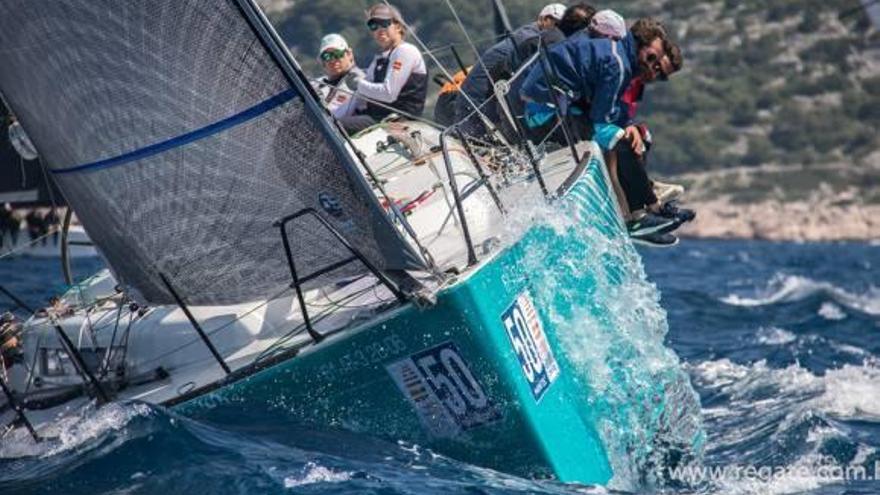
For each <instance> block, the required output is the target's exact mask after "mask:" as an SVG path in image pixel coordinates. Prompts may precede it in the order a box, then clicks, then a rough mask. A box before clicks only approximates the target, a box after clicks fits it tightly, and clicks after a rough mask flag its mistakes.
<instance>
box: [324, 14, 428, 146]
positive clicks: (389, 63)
mask: <svg viewBox="0 0 880 495" xmlns="http://www.w3.org/2000/svg"><path fill="white" fill-rule="evenodd" d="M367 27H368V28H369V29H370V32H372V34H373V40H375V41H376V44H377V45H378V46H379V49H380V52H379V53H378V54H377V55H376V56H375V57H373V61H372V62H371V63H370V66H369V67H368V68H367V74H366V77H364V78H361V79H359V80H357V83H356V86H357V91H356V93H357V95H358V96H361V97H362V98H359V99H360V100H362V103H359V106H360V108H358V110H357V112H356V113H355V114H354V115H351V116H348V117H343V118H341V119H339V121H340V122H341V123H342V126H343V127H344V128H345V130H346V132H348V133H349V134H355V133H357V132H360V131H362V130H364V129H366V128H368V127H370V126H372V125H374V124H377V123H379V122H380V121H382V119H384V118H386V117H388V116H389V115H391V114H393V113H398V112H399V113H400V114H401V115H403V116H415V117H418V116H421V115H422V112H423V111H424V110H425V99H426V98H427V96H428V70H427V68H426V66H425V60H424V58H422V53H421V52H420V51H419V49H418V48H416V46H415V45H413V44H411V43H408V42H406V41H404V37H405V36H406V23H405V22H404V21H403V17H402V16H401V15H400V11H398V10H397V9H396V8H395V7H392V6H391V5H388V4H384V3H380V4H376V5H373V6H372V7H370V9H369V10H368V11H367Z"/></svg>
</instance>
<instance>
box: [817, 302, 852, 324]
mask: <svg viewBox="0 0 880 495" xmlns="http://www.w3.org/2000/svg"><path fill="white" fill-rule="evenodd" d="M818 313H819V316H821V317H822V318H825V319H826V320H831V321H839V320H843V319H845V318H846V313H844V311H843V310H842V309H840V306H838V305H836V304H834V303H832V302H824V303H822V306H821V307H820V308H819V311H818Z"/></svg>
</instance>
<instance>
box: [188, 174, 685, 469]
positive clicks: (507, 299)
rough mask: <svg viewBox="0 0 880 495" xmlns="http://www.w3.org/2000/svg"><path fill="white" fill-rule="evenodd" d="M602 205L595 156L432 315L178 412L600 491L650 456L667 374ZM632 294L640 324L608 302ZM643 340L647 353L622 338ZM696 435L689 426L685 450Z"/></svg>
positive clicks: (607, 199)
mask: <svg viewBox="0 0 880 495" xmlns="http://www.w3.org/2000/svg"><path fill="white" fill-rule="evenodd" d="M614 208H615V206H614V203H613V201H612V199H611V196H610V194H609V190H608V188H607V186H606V180H605V176H604V172H603V165H602V164H601V162H599V161H597V160H594V161H593V162H592V163H591V164H590V166H589V167H587V169H586V171H585V173H584V175H583V176H582V177H581V178H580V180H579V181H578V182H576V183H575V185H574V186H573V187H572V188H571V189H570V191H569V192H568V194H567V195H566V196H565V197H564V198H562V199H561V200H559V201H557V202H556V203H555V204H554V205H552V206H550V207H547V211H542V212H534V211H533V212H529V214H530V215H531V214H534V215H537V216H538V218H537V219H529V220H528V221H527V222H526V221H525V220H524V221H523V225H524V226H523V229H522V230H523V231H524V232H523V233H521V234H511V237H514V238H516V239H517V240H516V241H515V242H513V243H511V245H509V246H508V247H507V248H505V249H503V250H501V251H500V252H498V253H497V254H495V256H494V257H493V258H492V259H489V260H484V261H483V262H482V264H481V266H480V267H479V268H478V269H477V270H475V271H474V272H472V273H470V274H469V276H467V277H466V278H462V279H461V280H459V281H457V282H456V283H454V284H452V285H450V286H449V287H448V288H446V289H444V290H443V291H441V292H440V293H439V294H438V297H437V304H436V305H435V306H431V307H429V308H417V307H416V306H414V305H411V304H408V305H405V306H403V307H400V308H398V309H396V310H393V311H391V312H389V313H388V314H386V315H384V318H383V319H382V320H381V321H378V322H377V321H376V320H371V321H369V323H368V324H364V325H362V326H361V327H359V328H356V329H353V330H351V331H346V332H342V333H340V334H339V335H337V336H334V337H331V338H329V339H327V340H326V341H325V342H322V343H321V344H320V345H318V346H314V347H311V348H308V349H306V350H304V352H302V353H301V354H300V355H299V356H296V357H295V358H293V359H290V360H288V361H285V362H283V363H280V364H278V365H275V366H273V367H271V368H268V369H265V370H263V371H261V372H259V373H257V374H255V375H252V376H250V377H248V378H247V379H244V380H241V381H238V382H236V383H234V384H232V385H229V386H226V387H223V388H222V389H219V390H217V391H215V392H213V393H211V394H209V395H205V396H202V397H200V398H197V399H194V400H192V401H190V402H187V403H184V404H181V405H179V406H177V408H178V410H180V411H181V412H183V413H184V414H187V415H192V416H196V417H204V418H211V417H219V416H223V414H229V413H230V411H236V410H237V411H238V414H247V415H253V416H254V417H272V418H273V420H277V419H278V418H289V419H290V421H291V422H293V423H295V424H297V425H314V426H317V427H320V428H337V427H338V428H345V429H348V430H353V431H356V432H362V433H366V434H369V435H373V436H378V437H381V438H386V439H390V440H404V441H407V442H412V443H415V444H418V445H421V446H423V447H428V448H430V449H431V450H433V451H434V452H437V453H440V454H443V455H447V456H449V457H453V458H456V459H459V460H462V461H465V462H469V463H472V464H476V465H480V466H486V467H490V468H494V469H497V470H500V471H504V472H509V473H513V474H517V475H521V476H527V477H535V478H556V479H559V480H561V481H565V482H580V483H589V484H603V485H604V484H608V483H609V481H610V480H611V479H612V476H616V477H620V476H625V477H627V478H632V477H634V476H638V475H632V474H631V473H624V472H617V471H635V470H638V466H636V465H637V464H640V463H639V462H634V461H633V460H632V459H631V458H632V457H634V456H635V457H640V458H645V459H647V458H648V457H649V456H650V454H651V452H650V451H651V450H652V449H651V447H650V446H649V444H651V443H652V439H653V437H654V436H656V435H658V434H659V433H660V432H661V430H662V425H661V423H663V420H664V418H667V417H669V416H670V413H669V412H668V411H669V409H670V408H669V407H668V404H666V400H667V397H668V395H669V387H670V384H671V383H675V382H676V381H679V382H680V381H681V372H680V370H679V367H678V362H677V360H676V359H675V358H674V356H673V355H671V353H669V352H668V351H666V350H665V348H663V347H662V338H663V334H664V333H665V314H663V313H662V310H660V309H659V305H658V303H657V296H656V294H654V293H652V291H653V288H652V287H651V286H649V285H648V284H646V282H645V281H644V273H643V272H642V271H641V265H640V262H639V261H638V255H637V254H636V253H635V251H634V250H633V249H632V247H631V245H630V244H629V242H628V241H627V240H626V237H625V232H624V230H623V227H622V225H621V224H620V222H619V220H618V216H617V215H616V212H615V210H614ZM560 212H561V213H562V214H560ZM542 216H545V217H546V218H548V219H550V221H549V222H542V221H541V217H542ZM526 225H528V226H526ZM512 230H516V229H515V227H514V228H512ZM633 267H635V268H633ZM630 286H635V287H642V288H644V290H647V291H648V292H649V293H648V297H649V301H648V302H647V303H645V304H646V307H649V309H650V310H651V311H653V312H654V313H651V311H645V310H643V311H642V313H639V312H638V311H637V312H636V314H633V315H632V317H631V318H630V320H631V321H622V320H621V319H620V318H621V316H620V314H617V313H618V312H619V311H620V310H619V308H618V307H617V305H616V303H615V301H614V300H613V299H610V298H614V297H618V296H620V294H619V291H620V290H622V288H623V289H626V288H627V287H630ZM640 320H643V321H640ZM658 324H659V326H660V327H661V328H656V327H657V325H658ZM626 325H635V326H636V327H638V328H636V329H635V330H633V329H629V328H624V326H626ZM626 332H630V333H633V335H630V336H624V337H621V335H623V334H624V333H626ZM636 334H637V335H636ZM645 335H650V338H651V340H652V342H642V343H640V342H633V340H645V338H646V337H644V336H645ZM602 336H604V337H602ZM594 337H595V338H599V337H601V338H602V339H603V341H602V342H598V341H596V340H593V338H594ZM644 344H648V346H649V347H650V349H648V350H645V349H640V346H642V345H644ZM653 344H656V345H653ZM592 346H595V347H598V348H601V349H603V352H604V354H603V353H596V352H593V351H591V350H590V349H591V348H592ZM657 348H660V350H658V349H657ZM646 352H647V353H648V355H646V354H645V353H646ZM657 359H659V361H660V365H659V366H658V365H657V364H656V363H652V362H651V361H656V360H657ZM597 363H599V364H597ZM651 366H653V367H654V368H656V369H648V368H650V367H651ZM618 367H619V369H618ZM597 377H598V378H601V379H597ZM685 384H686V380H685ZM688 392H689V393H690V399H692V398H693V394H692V390H690V387H689V385H688V386H687V390H686V391H685V395H687V394H688ZM686 398H687V397H686ZM224 411H225V412H224ZM678 419H679V420H680V419H681V418H678ZM633 435H635V436H633ZM699 435H700V433H699V428H698V427H695V428H694V430H693V432H689V433H687V434H685V435H684V436H685V437H687V438H686V439H685V440H684V442H683V443H690V444H697V443H699V441H700V437H699ZM630 436H632V438H630ZM680 436H681V435H680ZM639 449H642V450H645V452H638V450H639ZM641 464H644V462H641ZM633 466H636V467H633ZM626 484H629V483H624V485H626Z"/></svg>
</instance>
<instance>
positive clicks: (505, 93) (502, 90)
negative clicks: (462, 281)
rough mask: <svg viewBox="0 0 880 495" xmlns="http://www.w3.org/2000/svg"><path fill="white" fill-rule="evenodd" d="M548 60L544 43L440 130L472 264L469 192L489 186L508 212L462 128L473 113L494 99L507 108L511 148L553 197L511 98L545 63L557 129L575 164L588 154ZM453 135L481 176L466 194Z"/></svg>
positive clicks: (450, 183) (544, 74)
mask: <svg viewBox="0 0 880 495" xmlns="http://www.w3.org/2000/svg"><path fill="white" fill-rule="evenodd" d="M547 60H548V58H547V50H546V47H545V46H544V45H543V43H541V44H540V46H539V49H538V51H537V53H535V54H534V55H533V56H532V57H530V58H529V59H528V60H526V62H524V63H523V65H522V66H521V67H520V68H519V69H518V70H517V71H516V72H515V73H514V74H513V75H512V76H511V77H510V79H509V80H507V81H498V82H496V83H495V86H496V87H495V94H494V95H493V96H492V97H490V98H489V99H488V100H487V101H486V102H484V103H483V104H482V105H480V106H479V107H476V106H475V108H474V110H473V112H472V113H471V114H470V115H468V116H467V117H465V118H464V119H462V120H461V121H459V122H455V123H454V124H452V125H450V126H449V127H446V128H445V129H443V130H442V131H441V133H440V147H441V150H442V156H443V162H444V166H445V169H446V174H447V177H448V183H449V189H450V190H451V192H452V196H453V199H454V202H455V205H454V209H455V212H454V213H453V214H455V215H457V217H458V220H459V225H461V232H462V237H463V240H464V243H465V246H466V249H467V266H468V267H470V266H473V265H475V264H477V263H478V262H479V260H478V259H477V256H476V250H475V248H474V242H473V238H472V235H471V230H470V228H469V226H468V221H467V216H466V214H465V209H464V205H463V201H464V199H465V198H466V197H467V195H468V194H470V193H472V192H474V191H475V190H476V189H479V188H480V187H486V188H487V190H488V191H489V194H490V195H491V197H492V200H493V201H494V202H495V204H496V205H497V207H498V209H499V210H500V211H501V213H502V214H505V213H506V210H505V207H504V205H503V203H502V201H501V198H500V196H499V194H498V191H497V190H496V189H495V187H494V186H493V185H492V181H491V178H490V176H489V175H488V174H487V173H486V171H485V169H484V168H483V166H482V164H481V163H480V161H479V159H478V158H477V157H476V155H475V153H474V152H473V149H472V148H471V146H470V144H469V137H468V136H467V135H465V133H464V132H463V131H462V130H461V126H462V125H463V124H464V123H465V122H466V121H468V120H469V119H471V118H472V117H473V116H483V114H482V112H481V109H482V107H483V106H484V105H486V104H488V103H490V102H493V101H497V103H498V104H499V105H500V106H502V109H503V110H504V112H503V113H504V116H505V117H506V118H507V119H508V120H509V123H510V126H511V128H512V130H513V132H514V133H515V136H514V137H515V138H516V145H515V146H511V148H513V149H515V150H516V151H518V152H522V153H524V154H525V156H526V158H527V159H528V162H529V164H530V165H531V168H532V173H533V174H534V177H535V180H536V182H537V183H538V184H539V186H540V188H541V192H542V193H543V195H544V197H545V198H547V199H551V197H552V195H551V193H550V192H549V191H548V188H547V185H546V182H545V181H544V177H543V174H542V173H541V167H540V161H539V159H538V158H537V157H536V155H535V152H534V150H533V149H532V143H531V142H530V140H529V137H528V134H527V132H526V130H525V129H524V128H523V125H522V122H520V120H519V118H518V116H517V115H513V114H512V112H511V108H514V107H515V106H514V105H513V102H512V100H511V98H512V97H513V96H512V95H511V94H510V93H509V89H510V83H511V82H513V81H515V80H517V79H519V78H521V77H525V76H526V75H527V74H528V73H529V67H532V66H533V64H535V63H537V64H539V65H540V66H541V69H540V70H541V71H542V75H543V77H544V80H545V82H546V84H547V87H548V88H549V89H550V92H551V93H552V94H553V98H554V103H555V104H554V105H552V106H553V109H554V113H555V120H556V123H555V126H554V129H555V128H556V127H560V128H561V129H562V133H563V136H564V139H565V141H566V146H567V147H568V148H569V150H570V151H571V154H572V158H573V159H574V163H575V164H578V165H580V164H581V163H583V162H584V159H585V157H582V156H580V155H579V153H578V151H577V146H576V140H575V135H574V133H573V131H572V129H571V125H570V122H569V121H568V117H567V116H566V115H565V114H563V112H562V111H561V108H563V105H562V98H564V95H563V92H562V89H561V88H560V87H559V85H558V83H557V81H558V77H557V75H556V74H555V71H554V69H553V66H552V64H549V63H547ZM514 96H515V95H514ZM483 118H485V117H483ZM491 128H492V129H494V132H497V133H500V132H501V131H500V130H498V129H497V127H495V126H492V127H491ZM552 132H553V131H550V133H552ZM453 136H454V137H455V138H456V139H457V140H458V141H459V142H460V144H461V145H462V146H463V147H464V149H465V152H466V155H467V157H468V160H469V161H470V163H471V164H472V165H473V166H474V168H475V169H476V171H477V173H478V175H479V179H478V180H477V181H476V182H475V183H473V184H471V185H470V187H469V188H468V190H467V191H466V192H465V193H463V192H462V190H460V189H459V187H458V184H457V182H456V179H455V173H454V170H453V162H452V158H451V156H450V152H449V138H450V137H453Z"/></svg>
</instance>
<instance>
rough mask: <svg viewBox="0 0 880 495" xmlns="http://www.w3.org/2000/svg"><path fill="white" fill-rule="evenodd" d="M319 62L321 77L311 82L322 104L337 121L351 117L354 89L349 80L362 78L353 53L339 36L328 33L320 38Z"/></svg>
mask: <svg viewBox="0 0 880 495" xmlns="http://www.w3.org/2000/svg"><path fill="white" fill-rule="evenodd" d="M318 59H319V60H320V61H321V66H322V67H323V69H324V77H322V78H320V79H317V80H315V81H313V82H312V85H313V86H314V87H315V90H317V92H318V96H320V97H321V103H323V104H324V106H326V107H327V110H329V111H330V113H331V114H332V115H333V116H334V117H336V118H337V119H338V118H341V117H346V116H349V115H353V114H354V113H355V111H356V109H357V105H358V103H357V98H355V97H354V92H355V90H357V86H356V85H354V84H350V82H351V81H352V80H356V79H360V78H363V77H364V71H362V70H360V69H359V68H358V67H357V65H355V61H354V53H352V51H351V47H350V46H349V45H348V42H347V41H345V38H343V37H342V36H340V35H338V34H335V33H333V34H328V35H327V36H324V37H323V38H321V47H320V49H319V50H318Z"/></svg>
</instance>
